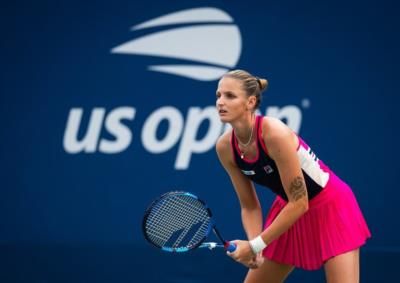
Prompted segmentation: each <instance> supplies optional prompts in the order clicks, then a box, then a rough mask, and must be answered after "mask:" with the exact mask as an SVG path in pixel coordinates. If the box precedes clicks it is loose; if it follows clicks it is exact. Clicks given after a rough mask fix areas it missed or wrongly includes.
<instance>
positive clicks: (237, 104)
mask: <svg viewBox="0 0 400 283" xmlns="http://www.w3.org/2000/svg"><path fill="white" fill-rule="evenodd" d="M216 95H217V101H216V106H217V111H218V114H219V117H220V119H221V122H223V123H229V122H232V121H234V120H236V119H238V118H240V117H242V116H243V115H244V114H246V113H249V109H252V108H251V104H252V101H251V100H254V97H253V99H251V97H248V96H247V94H246V92H245V91H244V90H243V89H242V83H241V82H240V81H239V80H237V79H234V78H230V77H223V78H222V79H221V80H220V81H219V83H218V89H217V93H216Z"/></svg>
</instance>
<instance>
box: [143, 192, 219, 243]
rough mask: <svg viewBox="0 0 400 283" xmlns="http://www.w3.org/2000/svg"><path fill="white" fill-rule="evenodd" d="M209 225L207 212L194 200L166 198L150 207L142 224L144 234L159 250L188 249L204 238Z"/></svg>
mask: <svg viewBox="0 0 400 283" xmlns="http://www.w3.org/2000/svg"><path fill="white" fill-rule="evenodd" d="M210 221H211V219H210V216H209V214H208V211H207V209H206V208H205V207H204V204H203V203H201V202H200V201H198V200H197V199H195V198H193V197H191V196H187V195H175V196H169V197H167V198H165V199H161V200H160V201H159V203H157V204H156V205H155V206H154V207H153V209H152V211H151V212H150V214H149V216H148V218H147V221H146V234H147V236H148V237H149V239H150V240H151V241H152V242H153V243H154V244H156V245H158V246H160V247H163V246H165V245H167V246H171V247H174V248H176V247H179V246H188V247H190V246H192V245H195V244H197V243H199V242H200V241H201V240H202V239H203V238H204V237H205V236H206V235H207V233H208V231H209V227H210ZM192 230H193V231H192Z"/></svg>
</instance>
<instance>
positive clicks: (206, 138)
mask: <svg viewBox="0 0 400 283" xmlns="http://www.w3.org/2000/svg"><path fill="white" fill-rule="evenodd" d="M322 2H323V3H322ZM398 8H399V7H398V5H397V4H396V3H395V2H394V1H377V0H369V1H350V2H348V1H320V2H318V1H317V2H316V1H279V3H278V2H272V1H264V2H263V3H261V2H258V1H251V0H250V1H246V2H245V3H244V2H233V1H196V2H193V3H190V2H188V1H153V2H151V3H149V2H137V1H124V0H117V1H101V2H97V1H43V0H42V1H13V2H7V3H2V9H1V10H0V24H1V31H2V33H1V38H2V39H1V52H0V58H1V66H2V68H1V71H0V72H1V77H0V80H1V83H0V93H1V97H0V119H1V121H2V123H3V126H2V131H1V132H2V134H1V146H0V157H1V163H0V174H1V183H0V202H1V205H0V223H1V225H0V249H1V250H0V260H1V265H0V281H1V282H41V283H44V282H74V283H77V282H221V281H228V280H229V281H230V282H241V280H242V278H243V276H244V274H245V272H246V270H245V269H244V267H242V266H240V265H238V264H236V263H234V262H233V261H231V260H230V259H229V258H228V257H226V256H225V255H224V254H223V253H222V252H220V253H219V252H216V253H213V254H211V252H209V251H194V252H191V253H188V254H184V255H173V254H172V255H171V254H166V253H162V252H160V251H158V250H156V249H154V248H152V247H151V246H149V245H148V244H147V243H146V242H145V241H144V239H143V237H142V234H141V219H142V214H143V211H144V210H145V208H146V207H147V205H148V204H149V203H150V202H151V201H152V200H153V199H154V198H155V197H156V196H158V195H159V194H161V193H163V192H166V191H170V190H187V191H191V192H194V193H195V194H197V195H199V196H200V197H201V198H203V199H205V200H206V201H207V202H208V203H209V205H210V207H212V209H213V212H214V215H215V217H216V219H217V222H218V226H219V227H220V229H221V230H222V231H223V232H224V234H225V236H226V237H227V238H241V237H243V235H244V233H243V231H242V227H241V223H240V211H239V206H238V202H237V200H236V196H235V193H234V191H233V189H232V187H231V185H230V182H229V179H228V177H227V175H226V174H225V172H224V171H223V169H222V167H221V165H220V164H219V161H218V160H217V157H216V154H215V150H214V144H215V141H216V139H217V137H218V136H219V135H220V134H221V133H222V131H223V130H224V126H223V125H222V124H220V123H219V120H218V116H216V113H215V111H214V110H215V109H214V108H213V107H214V104H215V89H216V85H217V81H218V80H217V79H218V77H219V76H220V75H221V74H222V73H223V72H225V71H226V70H228V69H234V68H241V69H246V70H249V71H250V72H252V73H254V74H255V75H258V76H260V77H266V78H268V80H269V82H270V88H269V90H268V91H267V92H266V93H265V95H264V100H263V103H262V106H261V112H262V113H263V114H268V115H271V116H276V117H279V118H281V119H282V120H284V121H285V122H286V123H288V125H289V126H291V127H292V128H293V129H294V130H295V131H297V132H299V133H300V135H301V136H302V137H303V138H304V139H305V140H306V141H307V142H308V144H309V145H310V146H311V147H312V148H313V149H314V151H315V152H316V153H317V154H318V156H319V157H320V159H322V160H324V162H325V163H326V164H327V165H328V166H330V167H331V168H332V169H333V170H334V171H335V172H336V173H337V174H338V175H339V176H341V177H342V178H343V179H344V180H345V181H346V182H347V183H349V184H350V185H351V186H352V188H353V190H354V193H355V194H356V196H357V198H358V200H359V203H360V206H361V207H362V209H363V212H364V214H365V217H366V219H367V221H368V223H369V226H370V229H371V232H372V234H373V237H372V239H371V240H369V241H368V244H367V245H366V246H365V247H364V248H363V249H362V252H361V276H362V282H382V281H387V282H394V281H396V278H397V276H396V274H395V269H396V267H397V266H398V264H399V263H400V260H399V259H398V258H399V252H400V245H399V241H398V234H399V228H398V225H397V223H398V218H397V216H396V215H397V213H396V206H397V203H398V199H399V197H400V192H399V191H398V189H397V186H398V185H397V183H396V179H397V178H398V175H397V174H396V173H397V172H398V170H399V165H398V159H399V157H400V156H399V152H398V151H397V150H396V146H397V142H398V140H399V134H398V121H399V119H398V114H399V113H398V111H397V108H398V105H399V100H400V99H399V96H398V92H399V86H398V76H399V75H400V72H399V70H398V65H399V56H398V50H399V47H400V46H399V40H398V30H399V27H400V21H399V19H398V15H397V11H398ZM258 191H259V193H260V196H261V198H262V203H263V209H264V211H267V209H268V206H269V205H270V203H271V201H272V199H273V195H272V194H271V193H270V192H269V191H267V190H265V189H263V188H258ZM323 278H324V275H323V272H322V271H317V272H313V273H310V272H305V271H301V270H296V271H295V272H294V273H293V274H292V276H291V277H290V279H289V280H288V282H305V281H307V282H323V280H324V279H323Z"/></svg>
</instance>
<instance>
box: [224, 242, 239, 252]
mask: <svg viewBox="0 0 400 283" xmlns="http://www.w3.org/2000/svg"><path fill="white" fill-rule="evenodd" d="M224 247H225V250H227V251H228V252H231V253H233V252H234V251H236V245H235V244H234V243H231V242H225V245H224Z"/></svg>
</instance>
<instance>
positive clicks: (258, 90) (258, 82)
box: [223, 70, 268, 109]
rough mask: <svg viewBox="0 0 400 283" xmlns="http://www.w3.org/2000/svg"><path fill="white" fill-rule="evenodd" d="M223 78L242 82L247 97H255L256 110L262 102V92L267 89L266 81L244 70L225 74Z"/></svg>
mask: <svg viewBox="0 0 400 283" xmlns="http://www.w3.org/2000/svg"><path fill="white" fill-rule="evenodd" d="M223 77H230V78H234V79H237V80H239V81H241V82H242V85H243V90H244V91H245V92H246V94H247V96H253V95H254V96H255V97H256V99H257V102H256V105H255V109H257V108H258V107H259V106H260V104H261V100H262V92H263V91H264V90H266V89H267V87H268V80H266V79H263V78H259V77H256V76H253V75H252V74H250V73H249V72H247V71H244V70H232V71H229V72H228V73H226V74H225V75H224V76H223Z"/></svg>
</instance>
